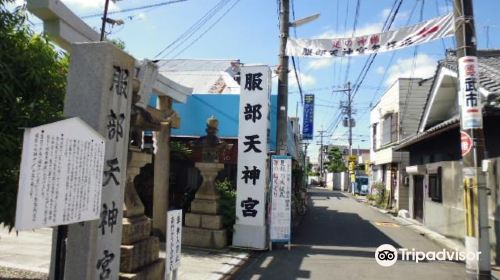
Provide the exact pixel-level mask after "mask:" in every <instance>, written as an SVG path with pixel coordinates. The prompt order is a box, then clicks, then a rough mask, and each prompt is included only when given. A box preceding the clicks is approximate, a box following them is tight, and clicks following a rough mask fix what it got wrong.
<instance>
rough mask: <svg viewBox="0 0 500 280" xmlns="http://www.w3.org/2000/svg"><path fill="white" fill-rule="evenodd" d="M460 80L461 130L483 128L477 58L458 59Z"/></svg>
mask: <svg viewBox="0 0 500 280" xmlns="http://www.w3.org/2000/svg"><path fill="white" fill-rule="evenodd" d="M458 73H459V77H460V78H459V80H460V95H459V98H460V101H459V102H460V103H459V104H460V106H461V107H462V110H461V111H462V129H476V128H483V106H482V101H481V94H480V93H479V68H478V65H477V57H475V56H464V57H461V58H459V59H458Z"/></svg>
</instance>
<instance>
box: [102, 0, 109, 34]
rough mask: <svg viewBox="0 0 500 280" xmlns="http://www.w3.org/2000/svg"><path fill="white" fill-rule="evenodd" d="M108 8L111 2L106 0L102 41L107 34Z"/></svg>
mask: <svg viewBox="0 0 500 280" xmlns="http://www.w3.org/2000/svg"><path fill="white" fill-rule="evenodd" d="M108 7H109V0H106V4H104V14H103V15H102V27H101V41H104V34H105V33H106V21H107V19H108Z"/></svg>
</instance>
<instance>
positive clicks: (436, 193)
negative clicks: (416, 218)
mask: <svg viewBox="0 0 500 280" xmlns="http://www.w3.org/2000/svg"><path fill="white" fill-rule="evenodd" d="M441 170H442V168H441V167H438V169H437V173H436V174H429V197H430V198H431V199H432V201H435V202H442V201H443V189H442V180H441V172H442V171H441Z"/></svg>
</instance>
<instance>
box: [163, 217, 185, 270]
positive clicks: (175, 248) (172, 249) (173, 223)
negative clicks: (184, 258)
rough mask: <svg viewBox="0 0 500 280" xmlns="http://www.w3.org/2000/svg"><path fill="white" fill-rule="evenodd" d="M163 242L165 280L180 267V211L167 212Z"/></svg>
mask: <svg viewBox="0 0 500 280" xmlns="http://www.w3.org/2000/svg"><path fill="white" fill-rule="evenodd" d="M165 242H166V247H165V250H166V251H165V252H166V263H165V265H166V269H165V279H169V275H170V273H171V272H172V271H174V270H176V269H178V268H179V266H180V265H181V243H182V210H170V211H168V212H167V238H166V240H165Z"/></svg>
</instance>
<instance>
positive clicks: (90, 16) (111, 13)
mask: <svg viewBox="0 0 500 280" xmlns="http://www.w3.org/2000/svg"><path fill="white" fill-rule="evenodd" d="M185 1H187V0H171V1H165V2H161V3H156V4H151V5H145V6H139V7H134V8H128V9H122V10H119V11H110V12H108V15H114V14H122V13H128V12H133V11H138V10H144V9H149V8H156V7H161V6H165V5H170V4H175V3H179V2H185ZM94 17H102V13H98V14H97V13H96V14H92V15H86V16H83V17H81V18H82V19H87V18H94Z"/></svg>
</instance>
